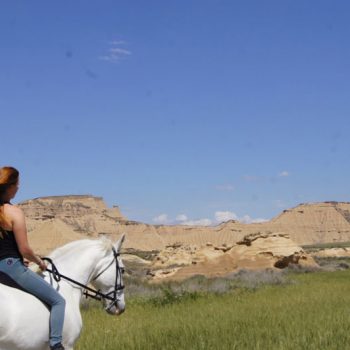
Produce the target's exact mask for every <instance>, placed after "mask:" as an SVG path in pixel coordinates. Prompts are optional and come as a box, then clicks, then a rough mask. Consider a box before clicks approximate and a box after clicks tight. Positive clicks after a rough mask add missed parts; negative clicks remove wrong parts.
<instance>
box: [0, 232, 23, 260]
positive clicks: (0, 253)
mask: <svg viewBox="0 0 350 350" xmlns="http://www.w3.org/2000/svg"><path fill="white" fill-rule="evenodd" d="M6 258H20V259H22V260H23V257H22V255H21V253H20V252H19V249H18V246H17V242H16V239H15V235H14V233H13V231H6V230H2V238H1V237H0V260H2V259H6Z"/></svg>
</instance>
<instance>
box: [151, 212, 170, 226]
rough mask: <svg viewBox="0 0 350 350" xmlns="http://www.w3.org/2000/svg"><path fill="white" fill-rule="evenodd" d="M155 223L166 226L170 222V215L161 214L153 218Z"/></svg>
mask: <svg viewBox="0 0 350 350" xmlns="http://www.w3.org/2000/svg"><path fill="white" fill-rule="evenodd" d="M153 221H154V222H155V223H156V224H166V223H167V222H168V215H167V214H161V215H158V216H156V217H155V218H153Z"/></svg>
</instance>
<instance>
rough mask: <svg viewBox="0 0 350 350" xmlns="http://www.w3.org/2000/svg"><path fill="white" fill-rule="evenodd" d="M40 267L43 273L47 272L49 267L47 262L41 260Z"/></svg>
mask: <svg viewBox="0 0 350 350" xmlns="http://www.w3.org/2000/svg"><path fill="white" fill-rule="evenodd" d="M38 265H39V268H40V270H41V271H46V269H47V265H46V263H45V261H43V260H41V259H40V262H39V264H38Z"/></svg>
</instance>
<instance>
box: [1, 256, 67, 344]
mask: <svg viewBox="0 0 350 350" xmlns="http://www.w3.org/2000/svg"><path fill="white" fill-rule="evenodd" d="M0 271H2V272H4V273H5V274H6V275H8V276H9V277H11V278H12V279H13V280H14V281H15V282H17V284H18V285H20V286H21V287H22V288H23V289H24V290H26V291H27V292H28V293H30V294H32V295H34V296H36V297H37V298H38V299H40V300H41V301H43V302H44V303H46V304H47V305H48V306H50V308H51V312H50V345H51V346H52V345H55V344H57V343H60V342H61V341H62V329H63V321H64V310H65V306H66V301H65V300H64V298H63V297H62V295H61V294H59V293H58V292H57V291H56V290H55V289H54V288H53V287H52V286H51V285H50V284H49V283H47V282H46V281H45V280H44V279H43V278H42V277H40V276H39V275H38V274H36V273H35V272H33V271H32V270H30V269H28V268H27V267H26V266H25V265H24V264H23V263H22V261H21V260H20V259H17V258H6V259H2V260H0Z"/></svg>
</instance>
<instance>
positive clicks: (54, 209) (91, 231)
mask: <svg viewBox="0 0 350 350" xmlns="http://www.w3.org/2000/svg"><path fill="white" fill-rule="evenodd" d="M19 206H20V207H21V208H22V209H23V211H24V213H25V216H26V218H27V226H28V230H29V232H30V231H34V230H36V229H38V228H39V227H40V226H41V225H42V224H43V223H45V222H47V221H49V220H53V219H57V220H60V221H62V222H64V223H65V224H67V225H68V226H69V227H70V229H71V230H73V231H75V232H78V233H82V234H84V235H88V236H89V235H90V236H94V235H98V234H103V233H105V234H113V233H115V232H116V229H115V226H116V224H117V223H119V222H125V221H127V219H126V218H125V217H123V216H122V214H121V213H120V210H119V208H118V207H113V208H108V207H107V206H106V204H105V203H104V201H103V199H102V198H101V197H94V196H90V195H84V196H83V195H82V196H73V195H71V196H51V197H42V198H36V199H31V200H28V201H25V202H22V203H20V204H19Z"/></svg>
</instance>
